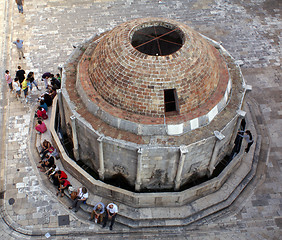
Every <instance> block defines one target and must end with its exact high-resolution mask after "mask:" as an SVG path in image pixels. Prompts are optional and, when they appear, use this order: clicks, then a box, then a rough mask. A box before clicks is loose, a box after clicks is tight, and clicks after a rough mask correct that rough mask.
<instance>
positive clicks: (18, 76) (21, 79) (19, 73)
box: [16, 66, 25, 86]
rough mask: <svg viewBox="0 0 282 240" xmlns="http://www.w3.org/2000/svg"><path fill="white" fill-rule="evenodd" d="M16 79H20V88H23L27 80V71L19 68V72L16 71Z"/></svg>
mask: <svg viewBox="0 0 282 240" xmlns="http://www.w3.org/2000/svg"><path fill="white" fill-rule="evenodd" d="M16 77H17V78H18V79H19V82H20V86H22V83H23V81H24V79H25V71H24V70H23V69H22V68H21V66H18V71H16Z"/></svg>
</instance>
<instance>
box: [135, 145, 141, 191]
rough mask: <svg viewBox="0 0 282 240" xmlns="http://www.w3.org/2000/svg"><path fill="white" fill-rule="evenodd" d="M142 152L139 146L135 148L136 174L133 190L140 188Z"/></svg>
mask: <svg viewBox="0 0 282 240" xmlns="http://www.w3.org/2000/svg"><path fill="white" fill-rule="evenodd" d="M142 152H143V149H142V148H139V149H138V150H137V154H138V159H137V174H136V181H135V191H140V188H141V172H142Z"/></svg>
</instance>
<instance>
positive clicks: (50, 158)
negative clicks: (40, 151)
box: [37, 154, 55, 172]
mask: <svg viewBox="0 0 282 240" xmlns="http://www.w3.org/2000/svg"><path fill="white" fill-rule="evenodd" d="M54 164H55V159H54V157H53V156H51V155H50V154H48V155H46V160H45V161H43V162H42V163H41V164H40V165H39V166H37V167H38V168H40V171H41V172H46V168H47V170H49V168H51V167H54V166H53V165H54Z"/></svg>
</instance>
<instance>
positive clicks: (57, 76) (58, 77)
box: [56, 73, 62, 83]
mask: <svg viewBox="0 0 282 240" xmlns="http://www.w3.org/2000/svg"><path fill="white" fill-rule="evenodd" d="M56 78H57V80H58V81H59V82H60V83H61V82H62V81H61V80H62V79H61V75H60V74H59V73H57V74H56Z"/></svg>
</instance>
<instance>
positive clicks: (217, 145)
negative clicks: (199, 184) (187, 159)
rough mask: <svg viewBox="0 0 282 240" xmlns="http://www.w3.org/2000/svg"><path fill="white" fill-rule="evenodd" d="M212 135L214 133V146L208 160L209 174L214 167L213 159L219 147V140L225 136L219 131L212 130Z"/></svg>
mask: <svg viewBox="0 0 282 240" xmlns="http://www.w3.org/2000/svg"><path fill="white" fill-rule="evenodd" d="M214 135H215V144H214V148H213V153H212V157H211V160H210V164H209V172H208V174H209V176H211V175H212V173H213V171H214V169H215V161H216V157H217V155H218V151H219V148H220V145H221V144H220V142H221V140H223V139H224V138H225V136H224V135H223V134H222V133H220V132H219V131H214Z"/></svg>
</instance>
